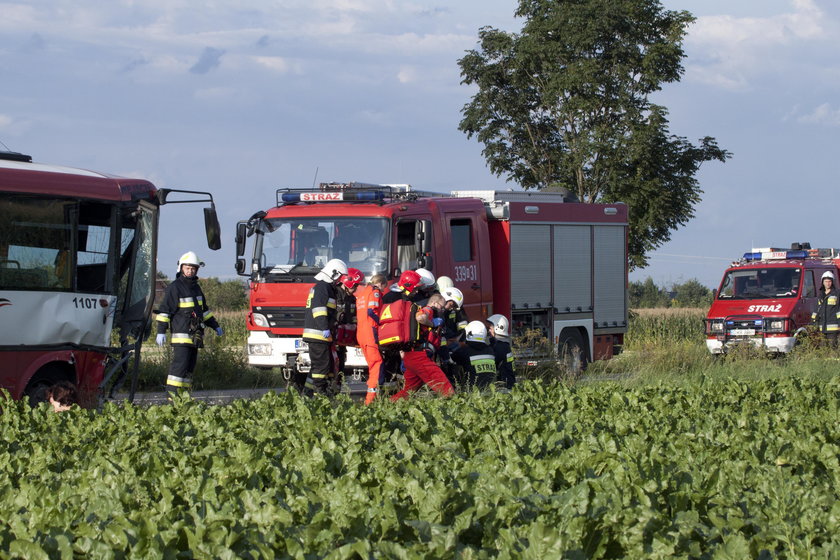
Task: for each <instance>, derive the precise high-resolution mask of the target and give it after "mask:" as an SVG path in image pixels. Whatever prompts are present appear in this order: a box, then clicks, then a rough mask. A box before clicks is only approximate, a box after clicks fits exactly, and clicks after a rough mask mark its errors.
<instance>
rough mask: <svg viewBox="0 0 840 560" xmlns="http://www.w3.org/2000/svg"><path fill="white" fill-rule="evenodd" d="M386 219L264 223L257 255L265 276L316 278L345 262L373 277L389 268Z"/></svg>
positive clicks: (288, 220)
mask: <svg viewBox="0 0 840 560" xmlns="http://www.w3.org/2000/svg"><path fill="white" fill-rule="evenodd" d="M388 223H389V222H388V220H387V219H386V218H353V217H347V218H325V217H318V218H291V219H281V218H275V219H269V220H266V221H264V222H263V223H262V233H263V234H264V235H263V236H261V237H262V240H261V242H260V241H258V242H257V246H256V248H255V251H256V256H258V257H259V258H260V263H261V268H262V270H263V273H265V274H277V275H305V276H312V275H314V274H315V273H317V272H318V270H320V269H321V268H322V267H323V266H324V265H325V264H326V263H327V261H329V260H330V259H341V260H343V261H344V262H345V263H347V266H348V267H352V268H358V269H359V270H361V271H362V272H364V273H365V276H367V277H370V276H371V275H373V274H376V273H381V272H384V271H386V270H387V269H388V231H389V228H388Z"/></svg>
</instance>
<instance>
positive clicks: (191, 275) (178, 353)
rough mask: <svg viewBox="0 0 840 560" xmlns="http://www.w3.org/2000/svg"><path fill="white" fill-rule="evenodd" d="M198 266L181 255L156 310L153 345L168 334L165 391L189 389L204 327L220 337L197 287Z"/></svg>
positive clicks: (195, 259) (194, 257) (194, 258)
mask: <svg viewBox="0 0 840 560" xmlns="http://www.w3.org/2000/svg"><path fill="white" fill-rule="evenodd" d="M202 266H204V263H203V262H201V260H199V258H198V255H196V254H195V253H193V252H192V251H189V252H187V253H184V254H183V255H181V258H180V259H178V272H177V274H176V275H175V280H173V281H172V283H171V284H169V285H168V286H167V287H166V293H165V294H164V296H163V302H162V303H161V304H160V307H159V308H158V310H157V316H156V319H157V337H156V339H155V341H156V342H157V345H158V346H163V345H164V344H165V343H166V330H167V329H169V331H170V332H171V339H170V341H169V342H170V344H171V345H172V364H171V365H170V366H169V375H167V377H166V390H167V391H172V392H175V391H178V390H186V391H188V390H190V388H192V376H193V372H194V371H195V363H196V360H197V358H198V349H199V348H201V347H203V346H204V329H205V327H210V328H211V329H213V330H214V331H215V332H216V335H217V336H222V334H224V333H223V331H222V327H220V326H219V322H218V321H217V320H216V318H215V317H214V316H213V312H212V311H210V308H209V307H208V306H207V301H206V300H205V299H204V292H202V291H201V286H199V285H198V269H199V267H202Z"/></svg>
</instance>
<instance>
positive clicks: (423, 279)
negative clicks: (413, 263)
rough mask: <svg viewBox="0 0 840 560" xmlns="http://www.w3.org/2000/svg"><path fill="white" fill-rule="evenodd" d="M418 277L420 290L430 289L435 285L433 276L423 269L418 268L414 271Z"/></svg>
mask: <svg viewBox="0 0 840 560" xmlns="http://www.w3.org/2000/svg"><path fill="white" fill-rule="evenodd" d="M414 272H416V273H417V274H419V275H420V286H421V287H422V288H431V287H432V286H434V285H435V275H434V274H432V273H431V272H430V271H428V270H426V269H425V268H418V269H417V270H415V271H414Z"/></svg>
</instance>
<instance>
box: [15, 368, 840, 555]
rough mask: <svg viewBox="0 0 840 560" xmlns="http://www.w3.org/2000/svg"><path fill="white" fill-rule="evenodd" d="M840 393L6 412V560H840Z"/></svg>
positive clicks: (611, 389)
mask: <svg viewBox="0 0 840 560" xmlns="http://www.w3.org/2000/svg"><path fill="white" fill-rule="evenodd" d="M839 403H840V378H838V377H836V376H835V377H833V378H832V379H830V380H829V381H818V380H805V379H796V378H783V377H782V378H773V379H764V380H753V381H737V380H732V379H711V378H702V379H700V380H699V381H698V382H694V383H689V384H685V383H684V384H681V385H679V386H673V385H667V384H664V383H658V384H653V385H650V386H642V387H627V386H622V385H620V384H617V383H593V384H584V385H577V386H575V387H571V388H570V387H566V386H563V385H559V384H553V385H541V384H536V383H526V384H522V385H520V386H518V388H517V390H515V391H514V392H513V393H512V394H509V395H505V394H494V395H489V396H479V395H457V396H455V397H453V398H451V399H448V400H441V399H437V398H428V399H415V400H412V401H410V402H403V403H399V404H392V403H389V402H383V403H379V404H377V405H374V406H372V407H363V406H361V405H359V404H357V403H353V402H351V401H350V400H348V399H344V398H341V399H338V400H336V401H334V402H329V401H326V400H322V399H315V400H304V399H300V398H298V397H295V396H293V395H286V394H284V395H274V394H269V395H267V396H266V397H264V398H262V399H260V400H258V401H252V402H247V401H241V402H236V403H235V404H232V405H229V406H218V407H208V406H206V405H203V404H200V403H196V402H191V401H186V400H184V401H177V402H176V403H175V404H174V405H172V406H161V407H152V408H148V409H144V408H137V407H132V406H127V407H125V408H119V407H116V406H114V405H108V407H107V408H106V409H105V410H104V412H95V411H85V410H73V411H71V412H69V413H62V414H53V413H51V412H49V411H48V410H47V409H46V408H45V407H42V408H40V409H36V410H31V409H29V408H28V407H27V406H26V405H25V404H22V403H12V402H3V403H2V406H3V411H2V414H0V558H17V557H21V558H47V557H50V558H72V557H86V558H126V557H148V558H176V557H184V558H189V557H200V558H273V557H294V558H322V557H329V558H533V559H544V558H562V557H568V558H620V557H630V558H638V557H650V558H657V557H660V558H670V557H674V556H678V557H679V556H681V557H693V558H704V557H705V558H712V557H714V558H737V559H741V558H747V557H766V558H771V557H781V558H808V557H819V558H828V557H832V558H837V557H838V555H840V464H838V457H840V428H838V419H839V418H840V410H839V408H840V404H839Z"/></svg>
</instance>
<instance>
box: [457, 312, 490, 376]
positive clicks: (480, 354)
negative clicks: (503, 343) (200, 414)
mask: <svg viewBox="0 0 840 560" xmlns="http://www.w3.org/2000/svg"><path fill="white" fill-rule="evenodd" d="M465 332H466V342H465V343H464V344H462V345H459V346H458V348H456V349H455V350H453V351H452V354H451V356H452V360H453V361H454V362H455V363H456V364H458V365H460V366H461V367H463V368H464V371H466V372H467V379H466V388H467V389H472V388H476V389H484V388H486V387H488V386H490V385H492V384H493V382H495V381H496V358H495V356H494V355H493V349H492V348H490V344H489V337H488V335H487V327H486V326H485V325H484V323H483V322H481V321H471V322H470V323H469V324H468V325H467V328H466V329H465Z"/></svg>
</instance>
